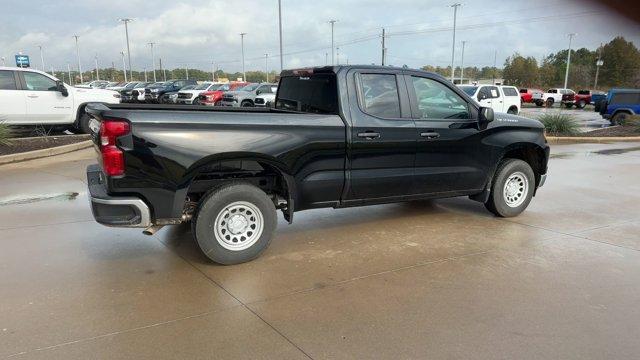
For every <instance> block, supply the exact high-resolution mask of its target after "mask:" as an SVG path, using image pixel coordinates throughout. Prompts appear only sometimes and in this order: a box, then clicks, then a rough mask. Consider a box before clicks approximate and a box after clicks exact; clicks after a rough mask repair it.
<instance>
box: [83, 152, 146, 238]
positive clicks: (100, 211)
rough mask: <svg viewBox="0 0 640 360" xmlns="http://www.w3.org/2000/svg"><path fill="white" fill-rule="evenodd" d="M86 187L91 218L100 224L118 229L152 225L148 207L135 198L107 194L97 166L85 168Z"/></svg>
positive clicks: (100, 171)
mask: <svg viewBox="0 0 640 360" xmlns="http://www.w3.org/2000/svg"><path fill="white" fill-rule="evenodd" d="M87 187H88V190H89V201H90V202H91V211H92V212H93V218H94V219H95V220H96V221H97V222H98V223H100V224H102V225H106V226H119V227H143V228H147V227H149V226H151V225H152V221H151V211H150V210H149V206H147V204H146V203H145V202H144V201H143V200H142V199H140V198H137V197H135V196H122V197H120V196H118V197H113V196H109V195H108V194H107V188H106V185H105V178H104V174H103V173H102V170H101V169H100V167H99V166H98V165H97V164H94V165H89V166H88V167H87Z"/></svg>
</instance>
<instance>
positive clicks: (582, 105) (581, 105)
mask: <svg viewBox="0 0 640 360" xmlns="http://www.w3.org/2000/svg"><path fill="white" fill-rule="evenodd" d="M576 106H577V107H578V109H584V107H585V106H587V102H586V101H584V100H580V101H578V104H577V105H576Z"/></svg>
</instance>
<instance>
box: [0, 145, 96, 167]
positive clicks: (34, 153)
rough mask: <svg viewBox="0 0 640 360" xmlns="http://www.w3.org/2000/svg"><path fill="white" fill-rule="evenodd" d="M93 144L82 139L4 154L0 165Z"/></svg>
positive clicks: (80, 148)
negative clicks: (73, 142)
mask: <svg viewBox="0 0 640 360" xmlns="http://www.w3.org/2000/svg"><path fill="white" fill-rule="evenodd" d="M92 146H93V141H91V140H86V141H81V142H78V143H75V144H68V145H61V146H55V147H52V148H48V149H40V150H33V151H27V152H23V153H18V154H10V155H3V156H0V165H4V164H10V163H15V162H20V161H26V160H34V159H40V158H44V157H48V156H53V155H60V154H66V153H69V152H72V151H76V150H82V149H86V148H90V147H92Z"/></svg>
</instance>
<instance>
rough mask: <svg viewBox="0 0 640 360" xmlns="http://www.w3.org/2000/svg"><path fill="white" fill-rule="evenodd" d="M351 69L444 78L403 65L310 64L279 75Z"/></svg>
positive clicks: (298, 74)
mask: <svg viewBox="0 0 640 360" xmlns="http://www.w3.org/2000/svg"><path fill="white" fill-rule="evenodd" d="M351 69H359V70H398V71H414V72H419V73H423V74H429V75H432V76H437V77H440V78H443V79H444V77H443V76H442V75H440V74H436V73H434V72H429V71H424V70H420V69H412V68H405V67H397V66H381V65H334V66H315V67H314V66H312V67H307V68H298V69H289V70H282V73H281V74H280V76H300V75H310V74H327V73H333V74H337V73H338V72H340V71H342V70H346V71H348V70H351Z"/></svg>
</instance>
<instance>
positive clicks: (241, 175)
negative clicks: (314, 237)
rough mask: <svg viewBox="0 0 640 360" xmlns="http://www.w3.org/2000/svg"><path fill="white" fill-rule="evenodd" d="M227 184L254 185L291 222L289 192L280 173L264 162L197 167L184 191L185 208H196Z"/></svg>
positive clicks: (291, 207) (242, 162)
mask: <svg viewBox="0 0 640 360" xmlns="http://www.w3.org/2000/svg"><path fill="white" fill-rule="evenodd" d="M229 182H243V183H249V184H251V185H254V186H256V187H258V188H259V189H261V190H262V191H264V192H265V193H267V195H269V196H270V197H271V199H272V200H273V203H274V205H275V207H276V208H278V209H281V210H282V211H283V213H284V215H285V219H287V220H288V221H291V218H292V216H291V215H292V214H293V200H292V197H291V196H292V194H293V191H292V190H293V189H290V185H289V184H290V183H289V182H288V181H287V178H286V177H285V175H284V173H283V172H282V171H281V170H280V169H278V168H277V167H276V166H274V165H272V164H269V163H268V162H267V161H264V160H257V159H242V160H223V161H217V162H213V163H210V164H207V165H205V166H203V167H201V168H200V169H199V170H198V172H197V174H196V175H195V177H194V178H193V180H192V182H191V184H190V186H189V190H188V191H187V202H186V205H185V211H187V212H189V209H188V207H189V206H194V205H195V204H197V203H198V202H199V201H200V199H201V198H202V197H203V196H204V195H205V194H206V193H207V192H209V191H211V190H213V189H216V188H218V187H220V186H222V185H223V184H226V183H229Z"/></svg>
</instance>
